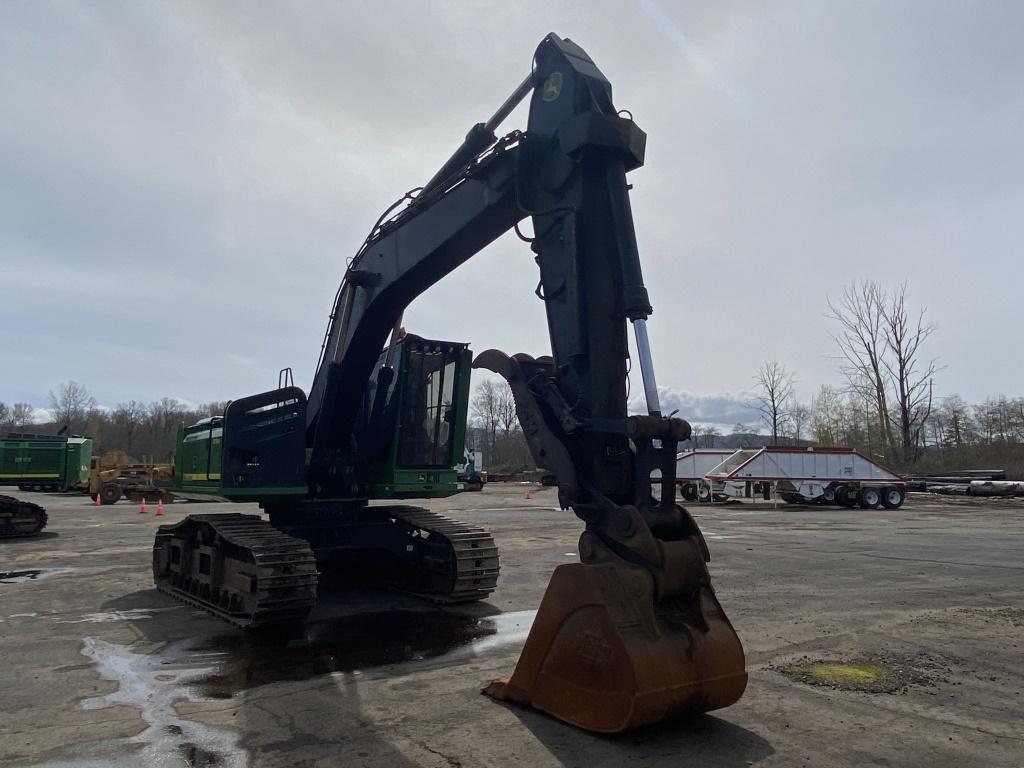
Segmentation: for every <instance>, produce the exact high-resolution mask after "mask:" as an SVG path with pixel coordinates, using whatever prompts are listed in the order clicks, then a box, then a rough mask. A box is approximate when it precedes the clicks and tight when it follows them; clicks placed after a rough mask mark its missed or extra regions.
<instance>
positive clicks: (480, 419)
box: [470, 379, 501, 461]
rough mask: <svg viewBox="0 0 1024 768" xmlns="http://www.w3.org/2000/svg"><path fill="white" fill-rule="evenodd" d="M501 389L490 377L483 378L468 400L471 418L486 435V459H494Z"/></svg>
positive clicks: (499, 418) (499, 419)
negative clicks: (487, 454)
mask: <svg viewBox="0 0 1024 768" xmlns="http://www.w3.org/2000/svg"><path fill="white" fill-rule="evenodd" d="M500 403H501V390H500V388H499V387H498V385H497V384H495V383H494V381H492V380H491V379H485V380H484V381H481V382H480V383H479V384H477V385H476V391H475V392H474V393H473V399H472V400H471V401H470V410H471V411H472V414H473V418H474V419H476V421H477V423H478V424H479V426H480V427H481V428H482V429H483V431H484V434H485V435H486V441H487V444H488V445H487V448H488V452H489V453H490V456H488V457H487V460H488V461H493V460H494V448H495V446H496V445H497V444H498V428H499V427H500V426H501V405H500Z"/></svg>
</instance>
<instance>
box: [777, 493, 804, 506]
mask: <svg viewBox="0 0 1024 768" xmlns="http://www.w3.org/2000/svg"><path fill="white" fill-rule="evenodd" d="M779 495H780V496H781V497H782V500H783V501H784V502H786V503H787V504H803V502H804V497H803V496H801V495H800V494H799V493H789V492H788V491H787V492H785V493H780V494H779Z"/></svg>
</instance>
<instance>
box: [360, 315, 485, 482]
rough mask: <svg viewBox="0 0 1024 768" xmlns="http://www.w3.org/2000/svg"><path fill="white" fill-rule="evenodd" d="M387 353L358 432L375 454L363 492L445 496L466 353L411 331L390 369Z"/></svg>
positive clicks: (468, 360) (461, 419)
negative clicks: (369, 406)
mask: <svg viewBox="0 0 1024 768" xmlns="http://www.w3.org/2000/svg"><path fill="white" fill-rule="evenodd" d="M387 354H388V353H387V351H385V352H384V353H382V359H381V362H380V364H379V365H378V368H377V375H376V377H375V378H374V380H373V381H372V382H371V385H370V387H369V388H368V391H369V392H370V393H371V394H372V396H373V399H374V406H375V407H374V408H373V409H372V410H371V412H370V417H369V419H368V420H367V422H366V427H365V428H364V429H363V430H362V434H361V438H362V444H364V445H368V446H371V449H370V453H371V455H373V456H374V457H375V460H374V462H373V464H372V465H371V467H370V469H369V483H370V489H369V495H370V497H371V498H392V499H393V498H412V497H417V498H418V497H424V496H426V497H442V496H449V495H451V494H453V493H455V492H456V491H457V489H458V485H457V479H458V473H457V472H456V470H455V469H454V465H455V463H456V460H457V459H458V457H459V456H461V455H462V453H463V451H464V448H465V443H466V421H467V414H468V410H469V379H470V373H471V364H472V354H471V353H470V351H469V349H468V347H467V345H466V344H461V343H458V342H451V341H436V340H433V339H424V338H421V337H420V336H415V335H412V334H406V335H405V336H404V337H403V338H402V339H400V340H399V341H397V342H396V349H395V350H394V352H393V354H394V357H395V359H396V360H397V365H396V367H395V369H394V371H389V370H388V366H387V365H386V364H385V360H384V358H385V356H386V355H387ZM378 388H379V389H380V391H379V392H378V391H377V389H378ZM377 397H380V398H383V399H382V401H381V403H380V404H379V405H377V403H376V402H375V401H376V398H377Z"/></svg>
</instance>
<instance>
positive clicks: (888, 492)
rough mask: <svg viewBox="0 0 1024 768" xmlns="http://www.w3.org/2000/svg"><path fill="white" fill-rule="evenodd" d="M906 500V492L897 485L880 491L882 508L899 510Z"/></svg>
mask: <svg viewBox="0 0 1024 768" xmlns="http://www.w3.org/2000/svg"><path fill="white" fill-rule="evenodd" d="M906 499H907V492H906V491H905V490H904V489H903V488H900V487H899V486H898V485H893V486H890V487H888V488H883V489H882V506H883V507H885V508H886V509H899V508H900V507H902V506H903V502H904V501H906Z"/></svg>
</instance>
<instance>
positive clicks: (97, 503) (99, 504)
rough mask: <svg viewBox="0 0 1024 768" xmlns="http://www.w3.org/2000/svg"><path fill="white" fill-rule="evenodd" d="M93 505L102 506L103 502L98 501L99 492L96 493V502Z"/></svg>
mask: <svg viewBox="0 0 1024 768" xmlns="http://www.w3.org/2000/svg"><path fill="white" fill-rule="evenodd" d="M94 503H95V504H96V506H97V507H99V506H102V505H103V502H102V501H100V492H99V491H96V501H95V502H94Z"/></svg>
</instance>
